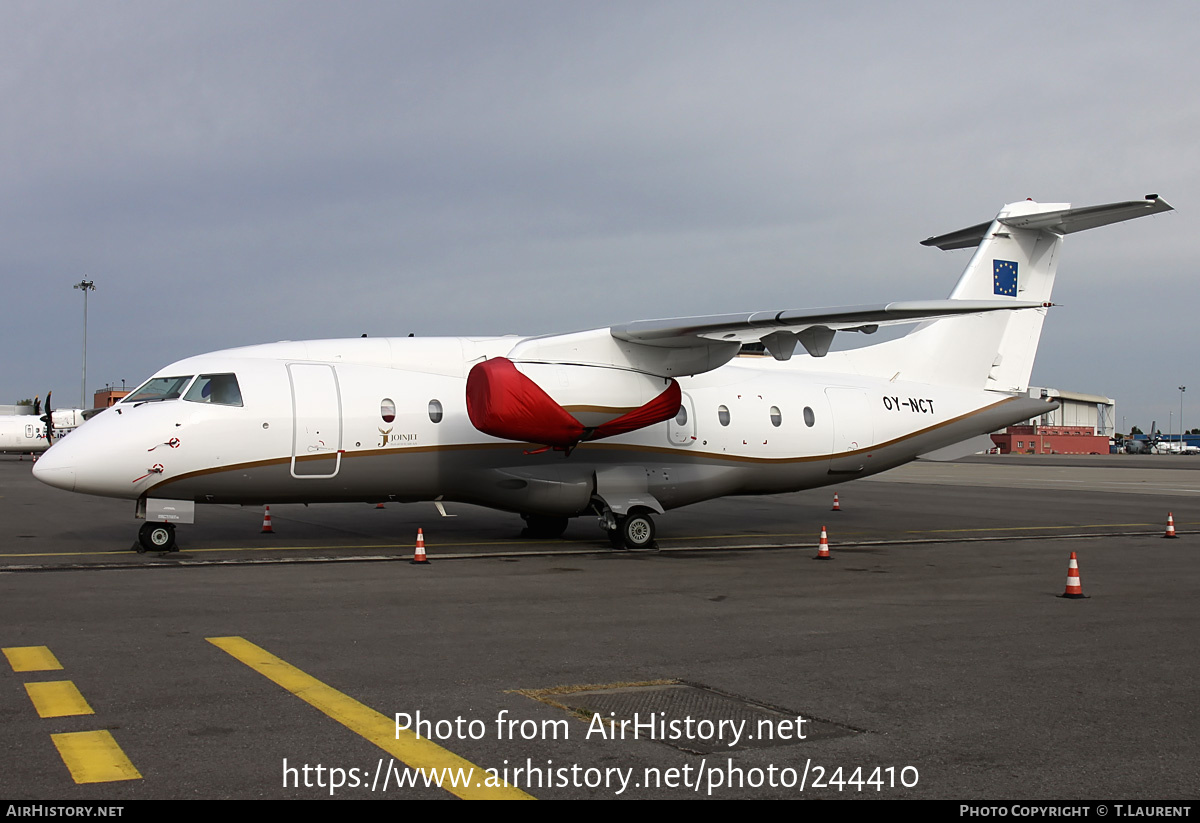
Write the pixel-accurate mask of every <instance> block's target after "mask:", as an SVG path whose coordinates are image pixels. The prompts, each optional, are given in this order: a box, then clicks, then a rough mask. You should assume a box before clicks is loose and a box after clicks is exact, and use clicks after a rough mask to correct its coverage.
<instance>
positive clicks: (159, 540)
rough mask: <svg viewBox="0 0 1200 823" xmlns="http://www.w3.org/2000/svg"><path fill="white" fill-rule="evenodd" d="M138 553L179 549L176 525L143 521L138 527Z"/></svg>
mask: <svg viewBox="0 0 1200 823" xmlns="http://www.w3.org/2000/svg"><path fill="white" fill-rule="evenodd" d="M138 546H139V548H138V553H139V554H140V553H142V552H173V551H178V547H177V546H176V545H175V525H174V524H172V523H143V524H142V527H141V528H140V529H138Z"/></svg>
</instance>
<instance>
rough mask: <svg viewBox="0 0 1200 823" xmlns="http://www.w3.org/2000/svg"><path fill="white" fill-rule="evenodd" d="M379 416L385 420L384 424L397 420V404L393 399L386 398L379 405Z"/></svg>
mask: <svg viewBox="0 0 1200 823" xmlns="http://www.w3.org/2000/svg"><path fill="white" fill-rule="evenodd" d="M379 416H380V417H382V418H383V422H384V423H391V422H392V421H393V420H395V419H396V404H395V402H393V401H392V398H390V397H385V398H383V401H382V402H381V403H380V404H379Z"/></svg>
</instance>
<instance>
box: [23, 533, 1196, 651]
mask: <svg viewBox="0 0 1200 823" xmlns="http://www.w3.org/2000/svg"><path fill="white" fill-rule="evenodd" d="M814 522H816V521H814ZM828 522H836V521H833V520H832V519H831V520H829V521H827V523H828ZM1197 524H1200V520H1188V521H1185V520H1183V519H1182V518H1180V519H1176V521H1175V526H1176V527H1177V528H1181V527H1184V526H1195V525H1197ZM1162 525H1163V524H1162V523H1091V524H1078V523H1068V524H1066V525H1061V526H1005V527H997V528H983V529H913V530H911V531H905V532H902V533H903V534H943V533H948V532H958V533H963V534H966V533H971V532H1005V531H1037V530H1038V529H1043V530H1046V531H1050V530H1056V529H1057V530H1061V529H1111V528H1150V527H1154V528H1157V527H1159V526H1162ZM840 534H841V536H842V537H847V536H860V535H873V536H879V535H878V533H877V532H873V531H864V530H863V529H861V528H859V529H853V530H850V531H844V532H841V533H840ZM764 538H792V539H798V540H805V541H810V542H812V541H815V540H816V538H815V537H813V535H812V533H811V532H771V533H767V534H692V535H683V536H678V537H659V538H657V539H658V542H660V543H667V542H681V541H685V540H761V539H764ZM414 542H415V541H414ZM598 542H599V541H598V540H539V541H538V542H537V543H536V544H535V545H538V546H556V545H567V546H587V547H595V546H596V545H597V544H598ZM517 545H529V544H527V543H518V542H514V541H501V540H478V541H461V542H459V541H455V542H442V541H440V540H439V541H436V542H433V543H430V542H429V541H428V540H427V541H426V543H425V546H426V549H428V548H429V547H430V546H433V547H434V548H438V549H461V548H478V547H481V546H496V547H498V548H501V549H511V548H513V547H514V546H517ZM363 549H387V550H393V551H396V552H399V555H398V556H403V557H408V556H410V555H411V554H412V551H413V546H411V545H409V544H407V543H404V544H397V543H367V544H361V545H360V544H333V545H322V546H227V547H224V548H212V549H186V550H184V551H183V552H182V553H183V554H189V555H191V554H207V553H218V552H305V551H362V550H363ZM128 553H129V552H128V551H112V550H107V551H96V552H29V553H24V554H5V553H3V552H0V562H3V561H4V560H5V559H11V558H17V557H92V556H109V557H111V556H113V555H123V554H128ZM150 554H152V555H153V556H154V557H158V556H159V553H158V552H151V553H150ZM58 668H62V667H61V666H60V667H58Z"/></svg>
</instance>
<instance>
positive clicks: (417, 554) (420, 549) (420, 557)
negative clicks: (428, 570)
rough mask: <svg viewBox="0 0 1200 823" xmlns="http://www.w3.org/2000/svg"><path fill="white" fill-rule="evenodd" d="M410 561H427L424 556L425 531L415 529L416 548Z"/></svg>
mask: <svg viewBox="0 0 1200 823" xmlns="http://www.w3.org/2000/svg"><path fill="white" fill-rule="evenodd" d="M409 562H410V563H428V562H429V560H428V559H427V558H426V557H425V532H423V531H422V530H421V529H417V548H416V551H414V552H413V559H412V560H410V561H409Z"/></svg>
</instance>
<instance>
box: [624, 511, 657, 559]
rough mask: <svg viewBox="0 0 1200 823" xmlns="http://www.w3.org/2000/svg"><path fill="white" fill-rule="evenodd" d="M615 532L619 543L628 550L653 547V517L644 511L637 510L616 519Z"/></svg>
mask: <svg viewBox="0 0 1200 823" xmlns="http://www.w3.org/2000/svg"><path fill="white" fill-rule="evenodd" d="M617 534H619V535H620V540H621V543H622V544H623V545H624V547H625V548H627V549H629V550H630V551H637V550H639V549H640V550H645V549H653V548H655V544H654V518H652V517H651V516H650V515H649V514H646V513H645V512H638V513H637V514H631V515H629V516H627V517H622V518H620V519H619V520H617Z"/></svg>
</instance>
